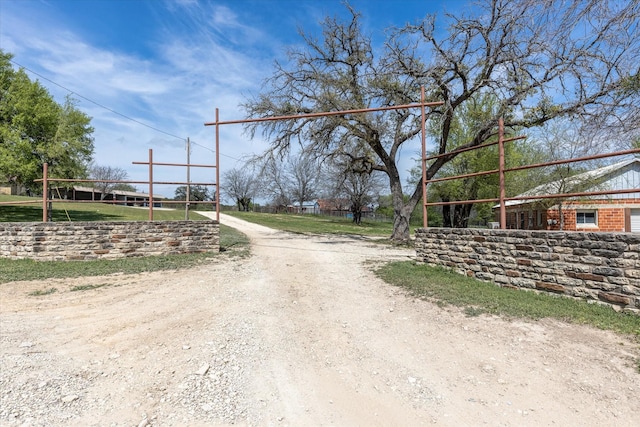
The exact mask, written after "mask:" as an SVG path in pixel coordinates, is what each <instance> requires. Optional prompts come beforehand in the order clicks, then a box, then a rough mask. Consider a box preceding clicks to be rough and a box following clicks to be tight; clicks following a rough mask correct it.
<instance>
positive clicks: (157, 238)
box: [0, 221, 220, 261]
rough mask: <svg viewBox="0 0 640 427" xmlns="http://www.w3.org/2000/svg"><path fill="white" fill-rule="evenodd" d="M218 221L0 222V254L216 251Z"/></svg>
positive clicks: (84, 256)
mask: <svg viewBox="0 0 640 427" xmlns="http://www.w3.org/2000/svg"><path fill="white" fill-rule="evenodd" d="M219 247H220V235H219V224H218V222H217V221H148V222H133V221H121V222H44V223H43V222H33V223H10V222H5V223H0V256H2V257H4V258H12V259H21V258H31V259H35V260H40V261H52V260H55V261H58V260H60V261H62V260H91V259H113V258H125V257H139V256H150V255H170V254H184V253H198V252H217V251H218V250H219Z"/></svg>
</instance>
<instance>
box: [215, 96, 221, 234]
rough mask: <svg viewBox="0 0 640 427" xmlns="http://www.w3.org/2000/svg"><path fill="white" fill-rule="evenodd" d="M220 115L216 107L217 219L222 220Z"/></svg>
mask: <svg viewBox="0 0 640 427" xmlns="http://www.w3.org/2000/svg"><path fill="white" fill-rule="evenodd" d="M219 119H220V115H219V110H218V109H217V108H216V221H218V222H220V120H219Z"/></svg>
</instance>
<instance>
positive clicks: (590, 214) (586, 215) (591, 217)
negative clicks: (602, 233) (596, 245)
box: [576, 210, 598, 225]
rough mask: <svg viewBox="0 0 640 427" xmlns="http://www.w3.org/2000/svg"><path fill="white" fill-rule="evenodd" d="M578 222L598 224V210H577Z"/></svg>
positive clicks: (581, 223)
mask: <svg viewBox="0 0 640 427" xmlns="http://www.w3.org/2000/svg"><path fill="white" fill-rule="evenodd" d="M576 223H577V224H578V225H598V216H597V215H596V211H595V210H592V211H578V212H576Z"/></svg>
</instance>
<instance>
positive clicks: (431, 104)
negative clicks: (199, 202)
mask: <svg viewBox="0 0 640 427" xmlns="http://www.w3.org/2000/svg"><path fill="white" fill-rule="evenodd" d="M443 104H444V102H443V101H437V102H425V92H424V86H423V87H422V88H421V90H420V103H416V104H405V105H393V106H388V107H376V108H363V109H359V110H342V111H326V112H322V113H307V114H297V115H291V116H274V117H261V118H257V119H243V120H226V121H220V111H219V109H218V108H216V121H215V122H206V123H205V124H204V125H205V126H215V127H216V147H220V126H222V125H236V124H244V123H260V122H274V121H278V120H298V119H308V118H314V117H328V116H341V115H346V114H362V113H369V112H374V111H388V110H403V109H409V108H420V109H421V115H422V118H421V132H420V133H421V140H422V158H425V157H426V151H425V150H426V148H425V147H426V127H425V123H426V114H425V108H426V107H435V106H438V105H443ZM216 165H220V154H219V150H218V149H216ZM422 175H423V176H422V197H423V200H426V186H425V181H426V177H425V172H424V168H423V173H422ZM216 182H218V183H219V182H220V168H219V167H218V168H216ZM216 192H217V194H216V199H217V200H220V186H219V185H218V186H217V187H216ZM423 205H424V204H423ZM426 211H427V207H426V206H423V212H422V214H423V218H424V221H426V218H427V212H426ZM217 215H218V221H219V220H220V211H219V210H218V212H217Z"/></svg>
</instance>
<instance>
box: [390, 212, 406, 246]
mask: <svg viewBox="0 0 640 427" xmlns="http://www.w3.org/2000/svg"><path fill="white" fill-rule="evenodd" d="M409 215H410V214H409ZM409 215H406V214H402V213H401V214H398V213H396V214H395V215H394V216H393V234H391V240H393V241H396V242H407V241H409V238H410V234H409Z"/></svg>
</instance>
